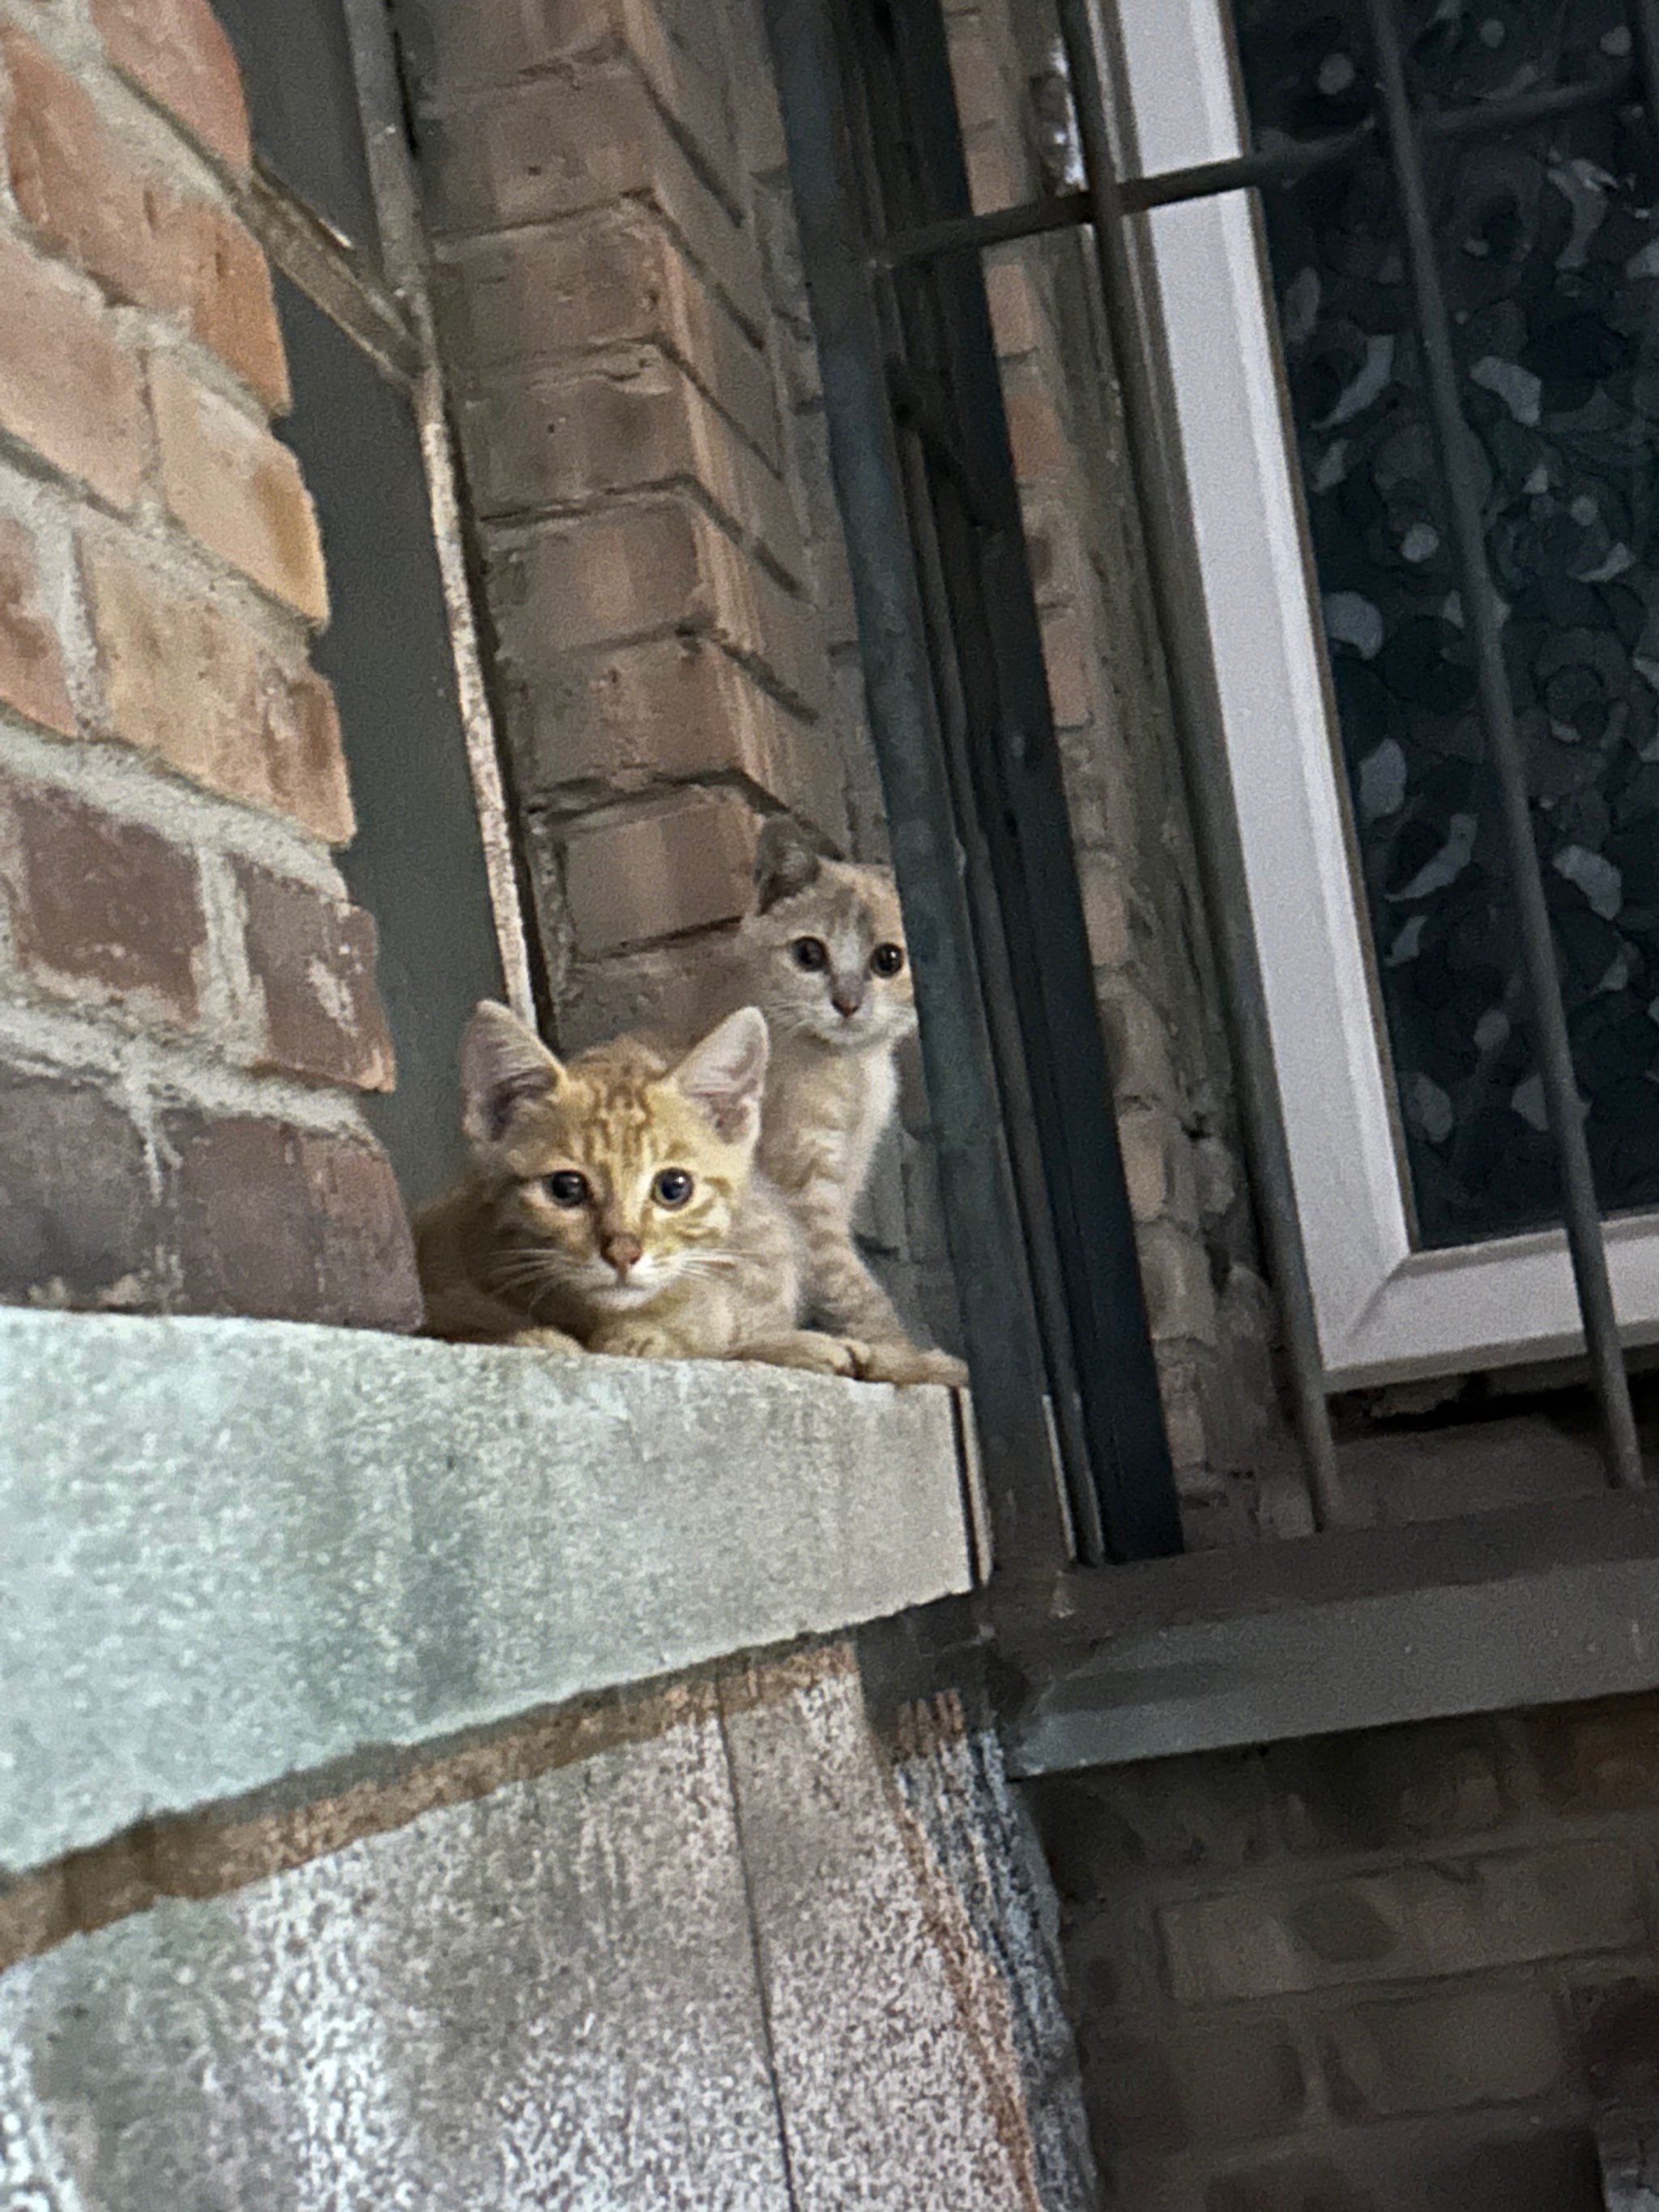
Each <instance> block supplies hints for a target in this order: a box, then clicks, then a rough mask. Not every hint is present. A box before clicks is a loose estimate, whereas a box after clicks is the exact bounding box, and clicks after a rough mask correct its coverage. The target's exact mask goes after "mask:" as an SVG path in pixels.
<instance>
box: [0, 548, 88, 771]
mask: <svg viewBox="0 0 1659 2212" xmlns="http://www.w3.org/2000/svg"><path fill="white" fill-rule="evenodd" d="M0 703H3V704H4V705H5V706H8V707H10V708H14V709H15V712H16V713H18V714H21V715H22V716H23V717H24V719H25V720H27V721H31V722H39V723H40V724H41V725H42V726H44V727H45V728H46V729H48V730H56V731H57V732H58V735H59V736H60V737H65V738H67V737H72V736H73V735H74V734H75V702H74V701H73V700H72V699H71V698H70V689H69V680H68V678H67V676H66V675H65V673H64V649H63V647H62V645H61V643H60V642H59V641H58V632H57V631H56V629H54V628H53V627H52V620H51V617H49V616H48V615H47V614H46V611H45V609H44V608H43V607H42V606H41V604H40V565H39V560H38V556H37V552H36V548H35V542H34V538H33V535H32V534H31V532H29V531H28V530H27V528H26V527H25V526H24V525H23V524H22V523H21V522H14V521H13V520H11V519H10V517H9V516H3V515H0Z"/></svg>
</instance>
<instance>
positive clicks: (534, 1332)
mask: <svg viewBox="0 0 1659 2212" xmlns="http://www.w3.org/2000/svg"><path fill="white" fill-rule="evenodd" d="M507 1343H508V1344H515V1345H520V1346H522V1347H523V1348H524V1349H525V1350H526V1352H579V1353H580V1354H581V1356H582V1357H583V1358H586V1353H587V1346H586V1345H585V1344H579V1343H578V1342H577V1340H576V1339H575V1338H574V1336H567V1335H566V1334H565V1333H564V1331H563V1330H562V1328H520V1329H515V1330H514V1331H513V1334H512V1335H511V1336H509V1337H508V1338H507Z"/></svg>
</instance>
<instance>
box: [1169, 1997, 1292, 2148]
mask: <svg viewBox="0 0 1659 2212" xmlns="http://www.w3.org/2000/svg"><path fill="white" fill-rule="evenodd" d="M1177 2065H1178V2070H1179V2075H1180V2080H1181V2084H1182V2104H1183V2106H1184V2107H1185V2110H1186V2112H1187V2116H1188V2126H1189V2128H1190V2130H1191V2132H1192V2135H1193V2138H1194V2141H1196V2142H1206V2143H1237V2142H1252V2141H1254V2140H1255V2139H1256V2138H1257V2137H1259V2136H1274V2135H1283V2134H1285V2132H1286V2131H1287V2130H1290V2129H1291V2128H1295V2127H1299V2126H1300V2125H1301V2124H1302V2122H1303V2120H1304V2118H1305V2117H1306V2113H1307V2106H1308V2076H1307V2069H1305V2067H1304V2064H1303V2062H1302V2054H1301V2052H1300V2051H1298V2050H1297V2046H1296V2042H1295V2039H1294V2038H1293V2036H1292V2035H1291V2029H1290V2027H1289V2025H1288V2024H1287V2023H1286V2022H1285V2021H1283V2020H1276V2019H1273V2018H1272V2017H1271V2016H1269V2017H1267V2018H1266V2019H1253V2020H1232V2021H1226V2022H1225V2023H1220V2022H1218V2023H1217V2024H1215V2025H1213V2026H1211V2027H1192V2028H1188V2030H1187V2032H1186V2033H1184V2034H1183V2035H1182V2037H1181V2039H1180V2040H1179V2043H1178V2045H1177Z"/></svg>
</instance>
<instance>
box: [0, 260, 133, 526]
mask: <svg viewBox="0 0 1659 2212" xmlns="http://www.w3.org/2000/svg"><path fill="white" fill-rule="evenodd" d="M0 300H3V301H5V303H6V308H5V313H4V314H3V315H0V434H3V435H5V436H7V437H11V438H15V439H16V440H18V441H19V442H20V443H21V444H22V445H25V446H28V447H32V448H33V451H34V452H35V453H38V454H39V455H40V458H41V459H42V460H44V461H46V462H48V463H49V464H50V465H52V467H53V468H54V469H57V470H58V471H61V472H62V473H63V474H64V476H68V477H76V478H78V479H79V481H80V482H81V483H84V484H85V485H87V486H88V489H90V490H92V491H94V492H95V493H96V494H97V495H98V497H99V498H100V499H102V500H106V501H108V503H109V504H110V505H111V506H112V507H131V505H132V502H133V501H134V500H135V499H136V498H137V496H138V488H139V486H140V484H141V483H143V471H144V418H143V392H142V391H141V389H140V386H139V380H138V371H137V366H136V364H135V363H134V362H133V361H132V360H131V357H130V356H128V355H127V354H126V353H125V351H124V350H123V349H122V348H121V346H120V344H119V343H118V340H117V339H116V337H114V335H113V333H112V331H111V329H110V326H109V324H108V322H107V320H106V318H105V317H104V316H102V315H101V314H100V313H99V312H98V310H97V309H96V308H94V307H90V306H88V304H87V302H86V301H83V300H81V299H78V298H77V297H76V295H74V294H73V293H72V292H70V290H69V289H67V288H66V287H65V286H64V285H63V284H62V283H58V281H57V279H56V278H55V277H54V276H53V275H52V272H51V271H50V270H48V269H47V268H46V266H45V265H44V264H41V263H40V262H38V261H37V260H35V259H34V258H33V255H31V254H30V253H28V252H26V251H25V250H24V248H23V247H22V246H20V245H18V244H16V243H15V241H14V240H10V239H4V238H0Z"/></svg>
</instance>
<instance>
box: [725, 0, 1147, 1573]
mask: <svg viewBox="0 0 1659 2212" xmlns="http://www.w3.org/2000/svg"><path fill="white" fill-rule="evenodd" d="M769 27H770V31H771V35H772V40H773V48H774V55H775V67H776V71H777V80H778V87H779V92H780V95H781V105H782V108H783V113H784V124H785V132H786V137H787V143H788V150H789V157H790V167H791V173H792V179H793V186H794V193H795V203H796V214H797V218H798V222H799V231H800V237H801V247H802V258H803V263H804V266H805V273H806V279H807V286H808V290H809V294H810V296H811V304H812V310H813V320H814V326H815V331H816V334H817V344H818V356H819V365H820V371H821V374H822V378H823V391H824V401H825V413H826V419H827V424H828V428H829V441H830V453H831V462H832V466H833V469H834V471H835V475H836V489H837V495H838V498H839V502H840V506H841V509H842V515H843V518H844V520H845V523H846V528H847V538H848V559H849V566H850V568H851V572H852V579H853V586H854V599H855V603H856V606H857V611H858V617H859V629H860V643H861V647H862V651H863V659H864V671H865V682H866V695H867V697H868V700H869V704H870V709H871V720H872V733H873V735H874V738H875V741H876V748H877V753H878V763H879V766H880V769H881V774H882V779H883V785H884V793H885V797H886V801H887V807H888V816H889V830H890V837H891V842H892V847H893V855H894V860H895V864H896V868H897V872H898V875H899V880H900V884H901V888H902V890H903V892H904V896H905V902H906V909H907V913H908V915H910V917H911V927H912V930H913V933H915V938H916V949H917V962H916V969H917V978H918V982H917V988H918V994H919V996H920V999H921V1014H922V1047H923V1054H924V1060H925V1065H926V1068H927V1078H928V1085H929V1092H930V1098H931V1103H932V1108H933V1120H934V1125H935V1127H936V1129H937V1130H938V1132H939V1138H940V1145H941V1158H940V1166H941V1179H942V1182H943V1183H944V1186H945V1206H946V1217H947V1229H948V1232H949V1235H950V1238H951V1253H952V1258H953V1260H954V1261H955V1262H956V1272H957V1281H958V1287H959V1291H960V1293H961V1296H962V1300H963V1325H964V1331H965V1334H966V1336H967V1338H968V1350H969V1361H970V1364H971V1365H972V1368H973V1370H974V1381H975V1414H976V1419H977V1421H978V1423H979V1425H980V1429H981V1447H982V1450H983V1455H984V1460H985V1464H986V1469H987V1490H988V1492H989V1493H990V1496H991V1498H992V1503H993V1510H994V1515H995V1516H996V1522H997V1553H998V1562H999V1572H1000V1573H1001V1572H1003V1571H1005V1570H1006V1567H1007V1566H1008V1565H1010V1564H1011V1555H1010V1552H1009V1549H1008V1543H1009V1538H1010V1535H1012V1540H1013V1542H1014V1545H1015V1547H1016V1554H1017V1557H1016V1559H1014V1561H1012V1563H1013V1564H1030V1565H1042V1566H1043V1567H1044V1568H1046V1569H1047V1570H1048V1571H1054V1569H1055V1568H1057V1567H1060V1566H1061V1565H1063V1564H1065V1563H1066V1560H1067V1559H1069V1558H1070V1557H1071V1556H1073V1555H1076V1554H1080V1555H1081V1556H1082V1557H1083V1558H1084V1559H1099V1558H1101V1557H1102V1556H1103V1555H1113V1556H1118V1557H1136V1556H1146V1555H1150V1554H1155V1553H1162V1552H1168V1551H1172V1550H1176V1549H1178V1548H1179V1547H1180V1533H1179V1522H1178V1518H1177V1516H1176V1505H1175V1495H1174V1482H1173V1475H1172V1472H1171V1469H1170V1460H1169V1448H1168V1443H1167V1441H1166V1439H1165V1436H1164V1425H1163V1418H1162V1410H1161V1405H1160V1401H1159V1395H1158V1378H1157V1370H1156V1368H1155V1365H1154V1363H1153V1360H1152V1348H1151V1340H1150V1335H1149V1333H1148V1330H1147V1326H1146V1312H1145V1307H1144V1304H1143V1302H1142V1295H1141V1290H1140V1283H1139V1272H1138V1268H1137V1267H1136V1263H1135V1256H1134V1242H1133V1223H1132V1220H1131V1218H1130V1215H1129V1211H1128V1204H1127V1192H1126V1190H1125V1188H1124V1182H1123V1174H1122V1164H1121V1158H1120V1157H1119V1154H1118V1151H1117V1144H1116V1130H1115V1123H1114V1121H1113V1118H1112V1115H1111V1112H1110V1106H1109V1101H1110V1097H1111V1091H1110V1084H1109V1075H1108V1072H1107V1067H1106V1062H1105V1057H1104V1051H1103V1045H1102V1042H1101V1039H1100V1035H1099V1029H1098V1016H1097V1008H1096V1003H1095V997H1094V989H1093V977H1092V970H1091V963H1090V958H1089V952H1088V944H1087V937H1086V933H1085V930H1084V927H1083V919H1082V907H1081V898H1080V895H1079V890H1078V885H1077V880H1076V874H1075V866H1074V861H1073V854H1072V849H1071V843H1070V830H1069V822H1068V817H1067V815H1066V808H1065V804H1064V797H1063V790H1062V786H1061V782H1060V763H1059V755H1058V746H1057V742H1056V739H1055V735H1054V727H1053V721H1052V716H1051V714H1050V712H1049V708H1048V695H1047V687H1046V681H1045V678H1044V675H1043V668H1042V650H1041V640H1040V635H1039V632H1038V629H1037V624H1036V605H1035V599H1034V595H1033V592H1032V589H1031V584H1030V575H1029V573H1028V571H1027V568H1026V554H1025V547H1024V532H1023V530H1022V527H1021V523H1020V516H1019V507H1018V493H1017V490H1016V487H1015V484H1014V479H1013V473H1012V459H1011V456H1010V453H1009V447H1008V440H1007V430H1006V421H1005V418H1004V416H1003V412H1002V403H1001V392H1000V384H999V382H998V380H997V372H996V363H995V354H994V347H993V345H992V342H991V337H990V323H989V313H988V308H987V305H986V301H985V296H984V285H983V279H982V276H981V272H980V270H978V268H977V266H976V265H974V264H963V265H958V266H957V267H954V268H952V267H946V266H943V265H940V264H925V265H924V264H919V265H918V267H917V268H916V269H915V270H907V271H905V272H903V274H902V281H889V280H886V279H878V276H877V274H876V270H875V266H874V257H875V255H876V253H877V252H878V247H879V232H880V230H881V229H882V228H885V229H888V230H892V229H896V228H914V227H915V225H916V224H918V223H920V222H929V221H937V220H939V218H941V217H950V216H953V215H954V214H956V213H957V211H958V210H966V209H967V207H968V205H969V197H968V189H967V178H966V171H965V165H964V164H963V159H962V152H961V143H960V136H959V130H958V125H957V116H956V108H955V101H954V96H953V94H952V91H951V79H950V73H949V60H948V55H947V52H946V50H945V40H944V32H943V23H942V19H941V18H940V16H939V11H938V9H937V8H931V9H930V8H927V7H926V6H918V5H915V4H914V0H900V3H899V4H897V5H896V6H893V7H891V8H889V7H887V6H886V5H884V0H774V5H773V6H772V7H771V8H770V9H769ZM963 1139H966V1141H965V1142H964V1141H963ZM975 1147H977V1154H976V1156H975ZM1005 1155H1006V1157H1005ZM1045 1400H1046V1407H1045ZM1034 1415H1035V1416H1036V1417H1037V1419H1039V1420H1040V1421H1041V1424H1042V1429H1043V1432H1044V1434H1043V1443H1042V1450H1041V1452H1040V1453H1039V1452H1038V1450H1037V1449H1035V1446H1034V1439H1033V1431H1034V1419H1033V1417H1034ZM1050 1417H1052V1424H1053V1430H1054V1440H1055V1443H1056V1444H1057V1446H1058V1450H1059V1456H1060V1474H1061V1480H1062V1485H1063V1490H1062V1492H1060V1493H1059V1494H1057V1493H1056V1491H1055V1485H1054V1470H1053V1465H1052V1457H1051V1452H1050V1447H1049V1445H1048V1440H1047V1437H1048V1422H1049V1419H1050Z"/></svg>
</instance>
